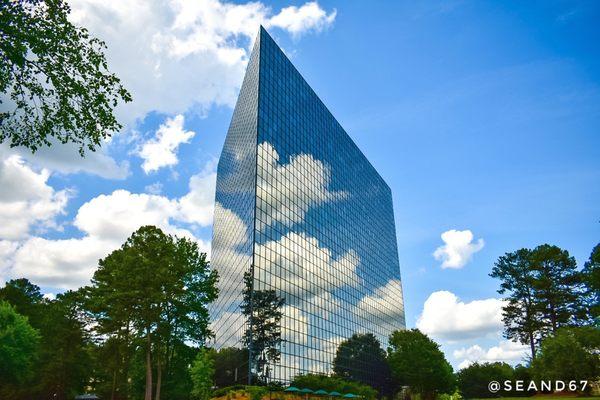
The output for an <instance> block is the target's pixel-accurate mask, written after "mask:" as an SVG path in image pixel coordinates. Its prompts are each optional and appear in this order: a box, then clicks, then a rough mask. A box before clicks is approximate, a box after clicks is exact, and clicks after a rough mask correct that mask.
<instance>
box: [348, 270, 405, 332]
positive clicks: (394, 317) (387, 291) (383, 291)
mask: <svg viewBox="0 0 600 400" xmlns="http://www.w3.org/2000/svg"><path fill="white" fill-rule="evenodd" d="M402 301H403V295H402V282H400V280H399V279H390V280H389V281H388V282H387V283H386V284H385V285H384V286H381V287H378V288H377V289H375V291H374V292H373V293H372V294H370V295H366V296H365V297H363V298H362V299H361V300H360V301H359V302H358V304H357V305H356V314H357V315H358V316H359V318H361V319H362V320H364V321H373V320H378V321H379V324H381V325H384V326H386V327H389V328H390V329H398V328H400V326H401V324H402V323H403V322H404V311H403V306H402Z"/></svg>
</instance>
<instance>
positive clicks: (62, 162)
mask: <svg viewBox="0 0 600 400" xmlns="http://www.w3.org/2000/svg"><path fill="white" fill-rule="evenodd" d="M108 147H109V146H107V145H106V144H105V145H103V146H102V147H101V148H99V149H98V150H96V151H88V152H86V154H85V157H81V155H80V154H79V152H78V149H77V147H76V146H75V145H73V144H72V143H66V144H62V143H56V144H55V145H52V146H50V147H42V148H40V149H39V150H38V151H36V152H35V153H31V151H29V150H28V149H24V148H21V147H16V148H9V147H8V145H6V144H5V143H3V144H0V154H2V153H4V154H5V156H6V157H8V156H9V155H13V154H16V155H18V156H20V157H21V158H23V159H24V160H26V161H27V162H28V163H29V164H31V165H32V166H34V167H36V168H45V169H48V170H50V171H53V172H57V173H61V174H75V173H86V174H91V175H97V176H100V177H102V178H106V179H125V178H126V177H127V176H129V173H130V171H129V163H128V162H127V161H122V162H120V163H117V162H116V161H115V160H114V159H113V158H112V157H111V156H110V155H109V153H108V150H107V149H108Z"/></svg>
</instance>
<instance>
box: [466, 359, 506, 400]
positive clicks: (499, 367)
mask: <svg viewBox="0 0 600 400" xmlns="http://www.w3.org/2000/svg"><path fill="white" fill-rule="evenodd" d="M456 375H457V378H458V389H459V390H460V393H461V394H462V395H463V397H465V398H468V399H471V398H489V397H500V395H501V394H502V395H506V393H502V392H497V393H493V392H490V390H489V388H488V384H489V383H490V382H491V381H497V382H504V381H505V380H511V379H512V378H513V369H512V367H511V366H510V365H508V364H506V363H503V362H495V363H483V364H479V363H474V364H471V365H470V366H468V367H467V368H463V369H461V370H460V371H459V372H458V373H457V374H456Z"/></svg>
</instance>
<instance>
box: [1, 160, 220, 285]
mask: <svg viewBox="0 0 600 400" xmlns="http://www.w3.org/2000/svg"><path fill="white" fill-rule="evenodd" d="M210 165H213V164H212V163H211V164H210ZM212 174H214V171H212V170H210V168H208V169H205V170H204V171H203V172H201V173H200V174H198V175H195V176H193V177H192V178H191V179H190V191H189V193H188V194H186V195H185V196H183V197H182V198H179V199H177V198H176V199H169V198H167V197H165V196H159V195H152V194H146V193H139V194H137V193H131V192H129V191H127V190H115V191H114V192H112V193H111V194H103V195H99V196H97V197H95V198H93V199H91V200H89V201H88V202H86V203H85V204H83V205H82V206H81V207H80V208H79V210H78V212H77V215H76V216H75V218H74V221H73V225H74V226H75V227H77V228H78V229H79V230H80V231H81V232H83V233H84V236H83V237H81V238H70V239H59V240H51V239H44V238H40V237H31V238H29V239H27V240H25V241H21V242H19V244H18V247H17V248H16V249H14V248H12V250H11V251H12V259H11V261H10V263H7V265H3V266H1V267H2V271H0V272H1V273H0V275H1V276H3V277H26V278H29V279H31V280H32V281H34V282H35V283H36V284H39V285H44V286H51V287H56V288H64V289H74V288H77V287H79V286H81V285H84V284H87V283H88V281H89V279H90V278H91V276H92V274H93V272H94V270H95V269H96V268H97V265H98V260H99V259H100V258H102V257H105V256H106V255H108V254H109V253H110V252H111V251H112V250H114V249H116V248H118V247H119V246H120V245H121V244H122V243H123V242H124V241H125V239H126V238H127V237H128V236H129V235H131V233H133V232H134V231H135V230H137V229H138V228H139V227H140V226H142V225H156V226H158V227H159V228H161V229H163V230H164V231H165V232H166V233H169V234H175V235H178V236H180V237H188V238H190V239H192V240H196V241H197V242H198V245H199V247H200V250H201V251H203V252H206V253H209V250H210V246H209V243H208V242H205V241H203V240H199V239H197V238H196V237H195V236H194V234H193V233H192V232H191V231H190V230H189V229H186V228H185V227H182V225H184V226H185V224H192V225H198V226H208V225H210V224H211V222H212V208H211V207H206V205H205V204H204V203H203V201H205V198H204V197H203V196H195V195H194V193H195V192H196V191H197V192H202V193H204V192H208V193H211V191H212V193H213V194H212V195H214V182H213V181H211V179H204V180H203V179H202V178H198V177H206V175H208V176H210V175H212ZM212 195H210V196H212ZM184 199H185V201H184ZM6 248H7V249H8V250H10V249H11V248H10V247H9V246H8V245H7V246H6ZM8 250H7V252H8Z"/></svg>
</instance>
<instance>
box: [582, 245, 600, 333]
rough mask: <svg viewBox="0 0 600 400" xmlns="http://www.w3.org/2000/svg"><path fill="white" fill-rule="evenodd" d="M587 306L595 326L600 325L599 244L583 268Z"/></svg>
mask: <svg viewBox="0 0 600 400" xmlns="http://www.w3.org/2000/svg"><path fill="white" fill-rule="evenodd" d="M582 272H583V281H584V284H585V287H586V297H587V305H588V307H589V308H590V313H591V316H592V318H595V319H596V324H597V325H598V324H600V243H598V244H597V245H596V247H594V249H593V250H592V254H590V259H589V260H588V261H586V263H585V265H584V266H583V271H582Z"/></svg>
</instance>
